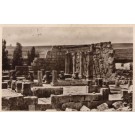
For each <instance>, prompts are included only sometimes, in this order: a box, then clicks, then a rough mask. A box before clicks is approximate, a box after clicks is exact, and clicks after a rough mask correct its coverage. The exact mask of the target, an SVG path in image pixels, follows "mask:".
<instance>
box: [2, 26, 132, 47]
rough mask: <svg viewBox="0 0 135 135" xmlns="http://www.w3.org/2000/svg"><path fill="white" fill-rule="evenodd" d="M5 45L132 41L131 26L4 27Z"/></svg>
mask: <svg viewBox="0 0 135 135" xmlns="http://www.w3.org/2000/svg"><path fill="white" fill-rule="evenodd" d="M2 35H3V39H5V40H6V41H7V45H16V42H19V43H21V44H22V46H35V45H79V44H91V43H99V42H108V41H111V42H112V43H133V28H132V27H4V28H3V34H2Z"/></svg>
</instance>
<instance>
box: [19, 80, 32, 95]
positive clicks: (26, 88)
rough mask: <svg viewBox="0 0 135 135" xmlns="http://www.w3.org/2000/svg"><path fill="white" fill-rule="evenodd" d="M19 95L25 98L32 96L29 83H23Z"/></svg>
mask: <svg viewBox="0 0 135 135" xmlns="http://www.w3.org/2000/svg"><path fill="white" fill-rule="evenodd" d="M21 93H22V94H23V95H25V96H30V95H31V94H32V91H31V83H30V82H24V83H23V86H22V90H21Z"/></svg>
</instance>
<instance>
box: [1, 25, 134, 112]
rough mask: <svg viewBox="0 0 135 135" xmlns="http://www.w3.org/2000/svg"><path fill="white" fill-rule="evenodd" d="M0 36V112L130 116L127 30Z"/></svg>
mask: <svg viewBox="0 0 135 135" xmlns="http://www.w3.org/2000/svg"><path fill="white" fill-rule="evenodd" d="M1 30H2V35H1V36H2V39H1V40H2V41H1V42H2V63H1V111H90V112H93V111H94V112H99V111H102V112H103V111H109V112H112V111H115V112H116V111H127V112H128V111H133V26H132V25H2V26H1Z"/></svg>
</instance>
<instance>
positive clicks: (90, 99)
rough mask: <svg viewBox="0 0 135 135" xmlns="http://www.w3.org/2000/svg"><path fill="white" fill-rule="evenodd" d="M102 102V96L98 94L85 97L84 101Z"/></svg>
mask: <svg viewBox="0 0 135 135" xmlns="http://www.w3.org/2000/svg"><path fill="white" fill-rule="evenodd" d="M99 100H102V95H101V94H100V93H95V94H93V93H90V94H88V95H85V99H84V101H99Z"/></svg>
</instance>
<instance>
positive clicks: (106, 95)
mask: <svg viewBox="0 0 135 135" xmlns="http://www.w3.org/2000/svg"><path fill="white" fill-rule="evenodd" d="M100 93H101V94H102V97H103V98H102V99H103V100H108V99H109V93H110V90H109V88H101V89H100Z"/></svg>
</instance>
